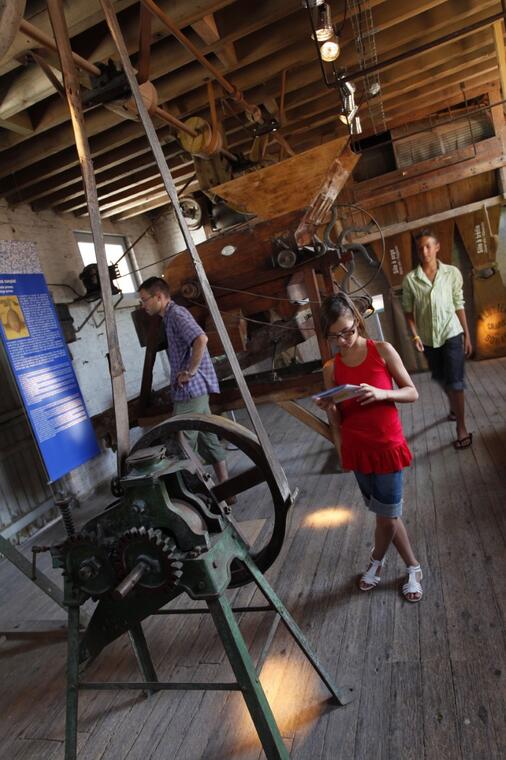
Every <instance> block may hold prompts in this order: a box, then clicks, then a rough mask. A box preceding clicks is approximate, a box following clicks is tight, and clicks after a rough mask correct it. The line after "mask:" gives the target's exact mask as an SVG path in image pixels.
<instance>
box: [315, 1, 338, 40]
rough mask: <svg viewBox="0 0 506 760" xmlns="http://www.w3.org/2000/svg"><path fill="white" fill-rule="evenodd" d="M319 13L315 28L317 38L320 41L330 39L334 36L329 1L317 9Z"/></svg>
mask: <svg viewBox="0 0 506 760" xmlns="http://www.w3.org/2000/svg"><path fill="white" fill-rule="evenodd" d="M317 14H318V20H317V22H316V30H315V31H316V39H317V40H318V42H325V40H330V39H331V38H332V37H333V36H334V28H333V26H332V15H331V13H330V5H329V4H328V3H322V5H320V6H319V7H318V9H317Z"/></svg>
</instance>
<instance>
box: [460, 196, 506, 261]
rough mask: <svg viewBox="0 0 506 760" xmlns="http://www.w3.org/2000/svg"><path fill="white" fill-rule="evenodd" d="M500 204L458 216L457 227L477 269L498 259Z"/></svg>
mask: <svg viewBox="0 0 506 760" xmlns="http://www.w3.org/2000/svg"><path fill="white" fill-rule="evenodd" d="M500 215H501V207H500V206H492V207H490V208H487V209H485V208H482V209H479V210H478V211H474V212H473V213H471V214H464V215H463V216H458V217H457V219H456V221H457V227H458V230H459V233H460V236H461V238H462V242H463V243H464V247H465V249H466V251H467V254H468V256H469V258H470V259H471V263H472V265H473V267H474V268H475V269H483V268H487V267H489V266H490V265H491V264H492V263H493V262H494V261H495V259H496V252H497V242H496V239H495V237H496V236H498V235H499V219H500Z"/></svg>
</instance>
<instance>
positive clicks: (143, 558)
mask: <svg viewBox="0 0 506 760" xmlns="http://www.w3.org/2000/svg"><path fill="white" fill-rule="evenodd" d="M175 547H176V544H175V542H174V540H173V539H172V538H170V537H168V536H164V535H163V533H162V531H161V530H155V529H154V528H145V527H144V526H141V527H140V528H130V530H128V531H126V533H124V534H123V535H122V536H121V538H120V539H119V541H118V544H117V561H116V566H117V570H118V574H119V576H120V577H121V578H124V577H125V576H126V575H128V573H129V572H130V571H131V570H133V568H134V567H135V566H136V565H138V564H139V562H143V563H144V564H145V565H146V566H147V568H148V569H146V571H145V572H144V574H143V575H142V577H141V578H140V579H139V581H138V582H137V585H138V586H139V587H140V588H143V589H148V590H156V591H158V590H159V589H161V588H167V587H169V588H172V587H174V586H177V585H178V583H179V579H180V578H181V576H182V574H183V572H182V570H181V568H182V566H183V564H182V562H180V561H179V560H178V559H177V558H176V556H175V555H174V549H175Z"/></svg>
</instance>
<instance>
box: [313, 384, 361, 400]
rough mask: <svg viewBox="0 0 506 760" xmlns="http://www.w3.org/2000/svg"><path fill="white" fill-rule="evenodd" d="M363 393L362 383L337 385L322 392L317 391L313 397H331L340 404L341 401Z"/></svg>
mask: <svg viewBox="0 0 506 760" xmlns="http://www.w3.org/2000/svg"><path fill="white" fill-rule="evenodd" d="M361 393H362V388H361V387H360V385H336V386H335V387H334V388H328V389H327V390H325V391H321V392H320V393H315V395H314V396H311V398H313V399H315V400H316V399H320V398H329V397H331V398H333V400H334V402H335V403H336V404H340V403H341V401H347V400H348V399H350V398H354V397H355V396H359V395H360V394H361Z"/></svg>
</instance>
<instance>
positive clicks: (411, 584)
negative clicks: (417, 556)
mask: <svg viewBox="0 0 506 760" xmlns="http://www.w3.org/2000/svg"><path fill="white" fill-rule="evenodd" d="M407 571H408V582H407V583H405V584H404V586H403V587H402V593H403V596H404V598H405V600H406V601H407V602H419V601H420V599H421V598H422V596H423V589H422V587H421V585H420V581H421V580H422V579H423V573H422V568H421V567H420V565H410V566H409V567H408V568H407ZM417 573H420V581H417V579H416V574H417ZM408 594H418V598H417V599H410V598H409V596H408Z"/></svg>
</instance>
